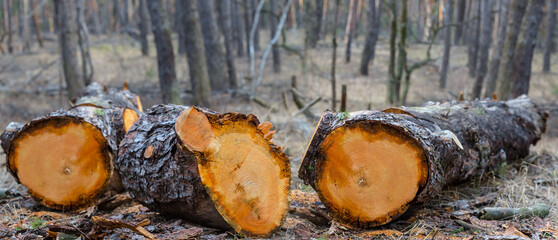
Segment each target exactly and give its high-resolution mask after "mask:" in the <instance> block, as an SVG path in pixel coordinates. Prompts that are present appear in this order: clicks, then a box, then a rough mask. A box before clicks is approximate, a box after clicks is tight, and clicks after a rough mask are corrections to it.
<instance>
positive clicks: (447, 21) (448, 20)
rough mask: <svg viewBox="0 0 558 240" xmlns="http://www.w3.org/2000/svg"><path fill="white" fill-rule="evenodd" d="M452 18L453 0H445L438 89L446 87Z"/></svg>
mask: <svg viewBox="0 0 558 240" xmlns="http://www.w3.org/2000/svg"><path fill="white" fill-rule="evenodd" d="M452 19H453V0H447V1H446V11H445V12H444V25H445V26H446V27H445V29H444V31H445V33H444V56H443V59H442V72H441V73H440V85H439V87H440V89H445V88H446V81H447V77H448V68H449V59H450V49H451V27H450V25H451V24H452Z"/></svg>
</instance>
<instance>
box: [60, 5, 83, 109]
mask: <svg viewBox="0 0 558 240" xmlns="http://www.w3.org/2000/svg"><path fill="white" fill-rule="evenodd" d="M55 4H56V9H57V11H56V14H57V15H58V16H57V17H56V19H57V20H58V22H57V25H58V38H59V42H60V54H61V55H62V68H63V70H64V79H65V80H66V88H67V89H68V98H69V99H70V100H75V99H77V98H78V97H79V96H80V94H81V92H82V91H83V88H84V83H83V81H81V77H80V72H79V67H78V60H77V52H76V51H77V45H78V44H77V37H78V26H77V16H76V13H77V12H76V5H75V1H73V0H55Z"/></svg>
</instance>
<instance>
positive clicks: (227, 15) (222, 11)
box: [217, 0, 238, 89]
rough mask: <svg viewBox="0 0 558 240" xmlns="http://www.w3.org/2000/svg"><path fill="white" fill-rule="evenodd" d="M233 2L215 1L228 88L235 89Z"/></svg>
mask: <svg viewBox="0 0 558 240" xmlns="http://www.w3.org/2000/svg"><path fill="white" fill-rule="evenodd" d="M232 5H233V1H228V0H219V1H217V6H218V9H219V25H220V26H221V31H222V33H223V36H224V37H225V54H226V55H225V57H226V62H227V75H228V83H229V88H231V89H236V88H238V84H237V80H236V68H235V66H234V57H233V43H234V40H233V31H234V30H233V27H232V25H233V24H232V21H233V19H232V18H231V17H232V15H231V13H232V11H231V8H232Z"/></svg>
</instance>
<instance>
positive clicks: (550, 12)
mask: <svg viewBox="0 0 558 240" xmlns="http://www.w3.org/2000/svg"><path fill="white" fill-rule="evenodd" d="M546 13H547V16H548V17H547V20H546V39H545V42H544V55H543V56H544V57H543V72H545V73H547V72H549V71H550V55H551V53H552V46H553V45H554V44H553V43H554V28H555V27H556V26H555V23H556V0H550V1H548V7H547V10H546Z"/></svg>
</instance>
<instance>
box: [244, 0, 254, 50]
mask: <svg viewBox="0 0 558 240" xmlns="http://www.w3.org/2000/svg"><path fill="white" fill-rule="evenodd" d="M243 3H244V6H243V7H242V10H243V11H244V12H243V13H244V34H245V35H244V36H246V55H248V56H250V29H252V24H251V22H252V21H251V19H252V17H250V0H244V2H243Z"/></svg>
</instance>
